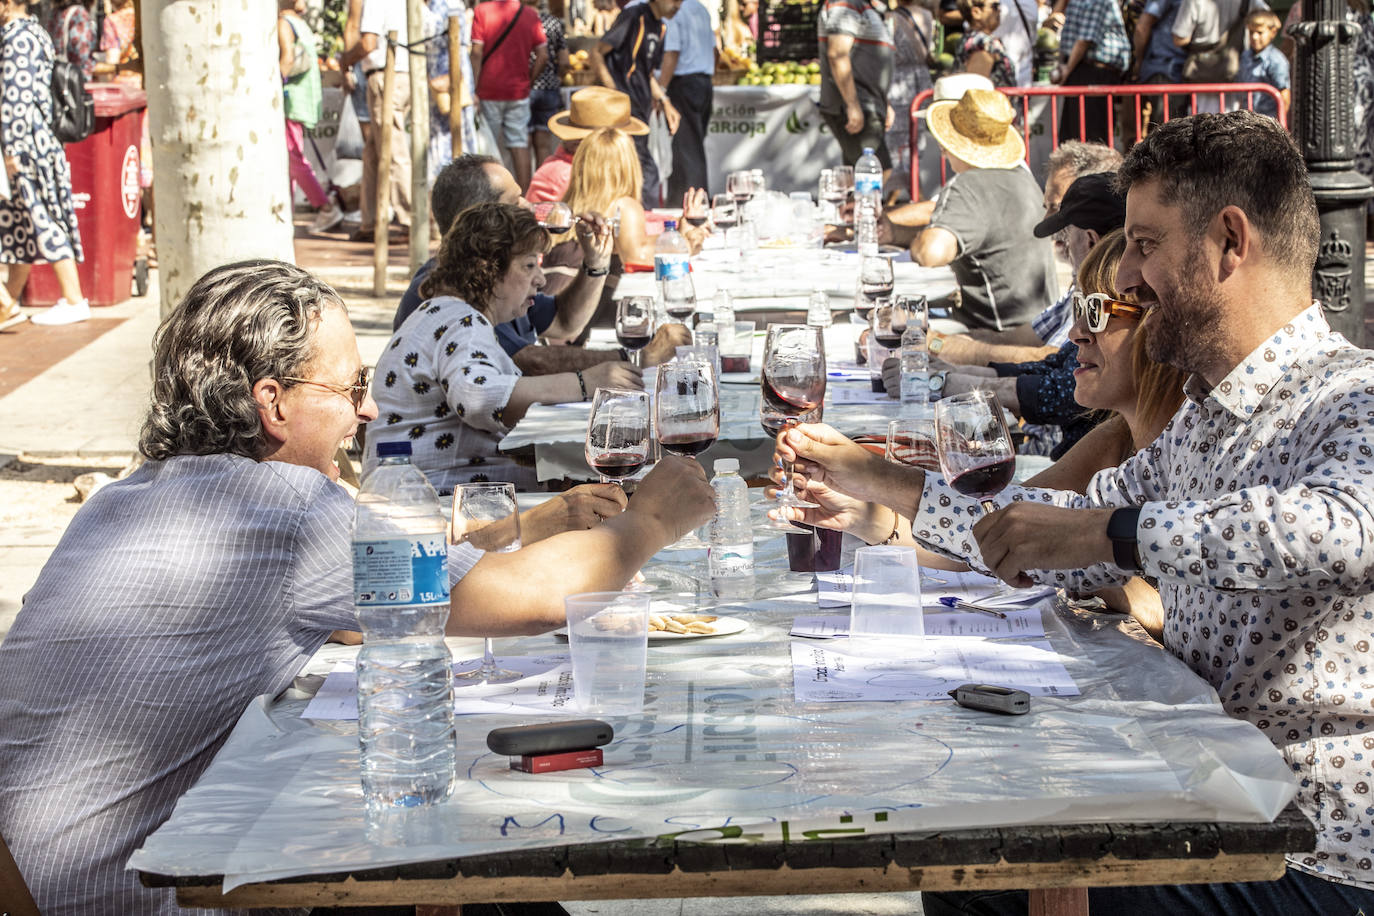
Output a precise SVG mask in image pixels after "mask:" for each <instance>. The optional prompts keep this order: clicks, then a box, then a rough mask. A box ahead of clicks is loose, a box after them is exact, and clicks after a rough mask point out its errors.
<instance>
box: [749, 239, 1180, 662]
mask: <svg viewBox="0 0 1374 916" xmlns="http://www.w3.org/2000/svg"><path fill="white" fill-rule="evenodd" d="M1125 250H1126V236H1125V233H1123V232H1122V231H1121V230H1120V229H1118V230H1116V231H1114V232H1111V233H1108V234H1107V235H1105V236H1103V238H1102V240H1101V241H1099V242H1098V243H1097V245H1096V246H1095V247H1094V248H1093V250H1092V251H1091V252H1090V253H1089V254H1088V256H1087V258H1086V259H1084V261H1083V263H1082V265H1081V266H1080V267H1079V269H1078V289H1079V290H1080V292H1079V294H1078V295H1077V296H1076V297H1075V299H1074V323H1073V328H1072V330H1071V331H1070V335H1071V337H1072V339H1073V340H1074V342H1075V343H1077V344H1078V361H1079V368H1078V370H1077V371H1076V372H1075V373H1074V382H1075V390H1074V398H1075V399H1076V400H1077V401H1078V403H1079V404H1081V405H1082V406H1083V407H1084V408H1085V409H1087V410H1093V411H1106V412H1110V413H1111V416H1110V417H1109V418H1108V419H1106V420H1105V421H1104V422H1103V423H1101V424H1099V425H1098V426H1097V427H1095V428H1094V429H1093V430H1091V431H1090V432H1089V433H1088V434H1087V435H1085V436H1084V437H1083V438H1082V439H1081V440H1079V442H1077V443H1076V444H1075V445H1074V446H1073V448H1071V449H1069V451H1068V452H1067V453H1066V454H1065V455H1064V456H1063V457H1062V458H1060V459H1059V460H1058V461H1057V462H1055V463H1054V464H1053V465H1051V466H1050V467H1048V468H1046V469H1045V470H1044V471H1041V472H1040V473H1039V474H1037V475H1035V476H1034V477H1032V478H1031V479H1030V480H1029V481H1028V485H1030V486H1036V487H1047V488H1050V489H1060V490H1077V491H1079V492H1082V491H1083V490H1084V488H1086V486H1087V484H1088V481H1089V480H1091V479H1092V476H1093V475H1094V474H1096V473H1097V472H1098V471H1102V470H1105V469H1106V468H1113V467H1116V466H1117V465H1119V464H1120V463H1121V462H1123V461H1125V460H1126V459H1127V458H1128V457H1130V456H1131V455H1132V454H1134V453H1135V452H1136V451H1137V450H1139V449H1142V448H1144V447H1145V446H1147V445H1149V443H1151V442H1152V441H1154V440H1155V439H1156V438H1157V437H1158V436H1159V434H1160V433H1161V432H1162V431H1163V429H1164V427H1165V425H1166V424H1167V423H1168V422H1169V420H1170V418H1172V417H1173V415H1174V413H1175V411H1177V410H1178V407H1179V405H1180V404H1181V403H1182V402H1183V382H1184V380H1185V379H1186V378H1187V374H1186V373H1184V372H1182V371H1180V370H1178V369H1175V368H1174V367H1172V366H1167V365H1164V364H1163V363H1157V362H1155V361H1154V360H1152V359H1150V358H1149V356H1148V355H1147V354H1146V352H1145V348H1146V343H1147V341H1148V340H1149V336H1150V326H1151V323H1152V316H1151V315H1149V314H1148V313H1147V312H1146V311H1145V310H1144V309H1142V308H1141V307H1140V306H1138V305H1135V304H1133V303H1131V302H1128V301H1125V300H1124V299H1122V298H1120V297H1119V295H1118V294H1117V292H1116V289H1115V286H1114V279H1115V277H1116V268H1117V264H1119V263H1120V261H1121V256H1122V254H1123V253H1124V252H1125ZM797 429H798V430H800V433H785V434H784V435H783V436H780V437H779V439H778V441H779V443H781V444H787V440H788V439H789V438H790V437H792V436H795V435H798V434H803V435H807V436H809V437H810V438H812V439H815V440H818V441H820V442H823V443H826V444H830V445H844V444H845V443H847V442H848V440H846V439H845V438H844V437H843V436H841V435H840V434H839V433H837V432H835V431H834V430H832V429H830V428H829V427H827V426H823V425H820V424H815V425H804V426H801V427H797ZM851 444H852V443H851ZM853 447H854V448H860V446H857V445H853ZM794 454H795V453H794V452H792V449H791V446H790V444H788V452H787V453H785V454H784V455H783V457H784V458H787V459H789V460H790V459H791V458H792V457H793V456H794ZM871 460H874V461H880V460H881V459H879V458H877V457H876V456H873V457H872V459H871ZM797 471H798V473H799V474H801V475H803V476H805V477H806V486H805V490H806V492H805V495H804V496H805V498H806V499H807V500H809V501H811V502H814V503H817V504H818V508H816V509H807V510H799V509H792V510H789V511H790V514H789V515H788V516H787V517H788V518H790V519H791V520H793V521H801V522H805V523H806V524H810V525H817V526H819V527H822V528H841V529H843V530H845V531H848V532H850V533H851V534H853V535H855V536H856V537H859V538H861V539H863V540H864V541H866V542H868V543H871V544H875V543H889V544H902V545H906V546H915V547H916V548H917V550H918V551H919V553H920V560H921V565H923V566H927V567H930V568H935V569H967V567H965V566H962V565H960V564H958V563H957V562H954V561H951V560H949V559H948V558H946V557H943V556H940V555H938V554H935V553H931V552H929V551H927V550H925V549H924V548H922V547H920V546H919V545H917V544H916V541H915V540H914V539H913V538H912V537H911V523H910V519H906V518H902V517H900V516H898V515H897V513H895V512H894V511H893V510H892V509H890V508H888V507H886V506H882V505H879V504H876V503H868V502H860V501H859V500H856V499H853V498H852V497H849V496H847V495H845V494H844V492H843V490H844V487H845V481H844V480H831V479H829V477H828V475H827V473H826V472H825V471H824V470H823V469H821V468H819V467H817V466H816V465H815V464H813V463H811V462H808V461H806V460H804V459H803V460H801V461H800V462H799V464H798V465H797ZM780 473H781V472H778V471H775V472H774V477H775V480H776V479H778V475H780ZM813 474H814V475H815V476H811V475H813ZM798 489H799V490H800V489H801V485H800V482H798ZM774 511H775V512H776V511H777V510H774ZM1099 597H1101V598H1102V599H1103V600H1104V601H1105V602H1106V603H1107V606H1108V607H1110V608H1112V609H1114V610H1118V611H1122V612H1126V613H1130V614H1131V615H1132V616H1134V617H1135V618H1136V619H1137V620H1138V621H1139V622H1140V624H1141V625H1142V626H1143V627H1145V629H1146V630H1147V631H1149V632H1150V633H1151V634H1152V635H1155V636H1158V634H1159V628H1160V627H1161V626H1162V625H1163V614H1162V608H1161V606H1160V603H1159V595H1158V593H1157V592H1155V590H1154V589H1153V588H1152V587H1150V586H1149V585H1148V584H1147V583H1145V582H1144V581H1143V580H1139V579H1133V580H1132V581H1131V582H1129V583H1128V584H1127V585H1126V586H1124V587H1122V588H1119V589H1111V590H1109V591H1106V592H1102V593H1100V594H1099Z"/></svg>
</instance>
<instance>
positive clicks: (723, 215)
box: [711, 194, 739, 232]
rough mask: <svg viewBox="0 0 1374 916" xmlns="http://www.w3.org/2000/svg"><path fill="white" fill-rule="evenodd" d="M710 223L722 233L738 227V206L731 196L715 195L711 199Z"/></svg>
mask: <svg viewBox="0 0 1374 916" xmlns="http://www.w3.org/2000/svg"><path fill="white" fill-rule="evenodd" d="M711 223H712V225H714V226H715V227H716V228H717V229H719V230H721V231H722V232H724V231H726V230H728V229H733V228H735V227H736V226H738V225H739V205H738V204H737V203H735V197H734V195H733V194H717V195H716V196H715V197H713V198H711Z"/></svg>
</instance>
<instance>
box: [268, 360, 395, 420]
mask: <svg viewBox="0 0 1374 916" xmlns="http://www.w3.org/2000/svg"><path fill="white" fill-rule="evenodd" d="M279 381H283V382H297V383H298V384H301V385H314V386H315V387H317V388H324V389H326V390H328V391H332V392H334V393H335V394H341V395H343V396H344V397H346V398H348V399H349V400H350V401H352V402H353V409H354V410H355V411H356V410H362V409H363V402H364V401H366V400H367V392H368V389H369V388H371V387H372V367H371V366H363V367H362V368H361V369H359V370H358V381H357V382H355V383H353V384H352V385H335V384H332V383H330V382H321V381H319V380H318V379H313V378H298V377H296V376H292V375H283V376H282V377H281V378H280V379H279Z"/></svg>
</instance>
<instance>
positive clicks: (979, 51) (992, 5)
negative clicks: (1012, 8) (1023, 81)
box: [954, 0, 1016, 88]
mask: <svg viewBox="0 0 1374 916" xmlns="http://www.w3.org/2000/svg"><path fill="white" fill-rule="evenodd" d="M959 15H961V16H962V17H963V19H964V37H963V38H962V39H961V40H960V41H959V47H958V48H957V49H956V50H955V52H954V64H955V66H956V67H958V68H959V70H960V71H961V72H963V73H977V74H978V75H979V76H986V77H987V78H988V79H990V80H992V84H993V85H994V86H997V87H999V88H1000V87H1006V86H1015V85H1016V65H1015V64H1014V63H1012V60H1011V57H1009V56H1008V55H1007V49H1006V48H1005V47H1003V45H1002V39H1000V38H996V37H994V36H993V34H992V33H993V32H995V31H997V27H998V26H999V25H1001V24H1002V4H1001V3H1000V2H999V0H959Z"/></svg>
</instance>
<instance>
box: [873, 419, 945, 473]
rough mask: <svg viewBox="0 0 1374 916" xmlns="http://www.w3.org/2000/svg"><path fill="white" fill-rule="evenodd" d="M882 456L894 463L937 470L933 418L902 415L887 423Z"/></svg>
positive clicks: (938, 466)
mask: <svg viewBox="0 0 1374 916" xmlns="http://www.w3.org/2000/svg"><path fill="white" fill-rule="evenodd" d="M883 457H884V458H886V459H887V460H888V461H891V462H893V463H894V464H905V465H909V466H910V467H916V468H923V469H924V470H927V471H936V472H938V471H939V470H940V455H939V451H938V450H937V449H936V447H935V420H934V419H933V418H931V417H902V418H901V419H899V420H893V421H892V422H891V423H889V424H887V443H886V445H884V447H883Z"/></svg>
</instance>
